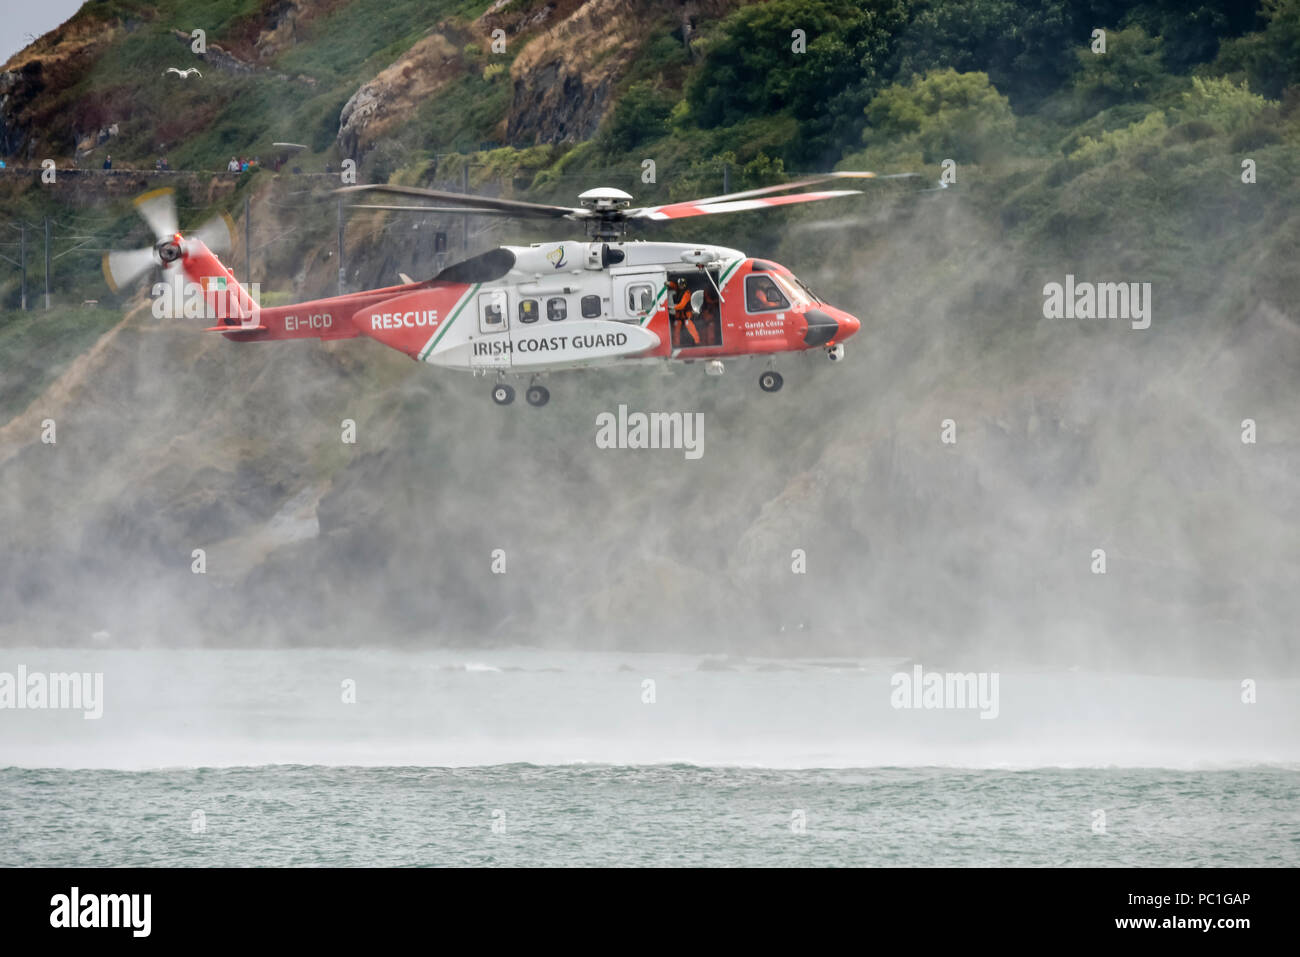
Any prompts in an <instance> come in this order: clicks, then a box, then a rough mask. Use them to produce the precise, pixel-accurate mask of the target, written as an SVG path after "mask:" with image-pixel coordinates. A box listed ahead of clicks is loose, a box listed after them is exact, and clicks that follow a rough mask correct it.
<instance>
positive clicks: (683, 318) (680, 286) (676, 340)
mask: <svg viewBox="0 0 1300 957" xmlns="http://www.w3.org/2000/svg"><path fill="white" fill-rule="evenodd" d="M674 297H676V301H675V302H674V301H673V299H674ZM668 301H669V302H670V303H672V317H673V345H674V346H677V347H679V348H680V347H682V346H696V345H699V343H700V333H699V331H698V330H697V329H696V328H695V321H694V320H693V319H692V318H691V291H690V290H689V289H688V288H686V283H685V282H683V281H681V280H679V279H669V280H668ZM686 336H690V340H691V341H690V342H683V341H682V340H683V339H684V338H685V337H686Z"/></svg>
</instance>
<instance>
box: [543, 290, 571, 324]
mask: <svg viewBox="0 0 1300 957" xmlns="http://www.w3.org/2000/svg"><path fill="white" fill-rule="evenodd" d="M568 315H569V304H568V303H567V302H565V301H564V297H563V296H554V297H552V298H550V299H547V300H546V318H547V319H549V320H551V322H559V321H560V320H561V319H564V318H566V317H567V316H568Z"/></svg>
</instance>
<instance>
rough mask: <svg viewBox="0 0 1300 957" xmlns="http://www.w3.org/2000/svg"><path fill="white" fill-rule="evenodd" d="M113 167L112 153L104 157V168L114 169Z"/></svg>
mask: <svg viewBox="0 0 1300 957" xmlns="http://www.w3.org/2000/svg"><path fill="white" fill-rule="evenodd" d="M112 168H113V157H112V155H111V154H110V155H108V156H105V157H104V169H112Z"/></svg>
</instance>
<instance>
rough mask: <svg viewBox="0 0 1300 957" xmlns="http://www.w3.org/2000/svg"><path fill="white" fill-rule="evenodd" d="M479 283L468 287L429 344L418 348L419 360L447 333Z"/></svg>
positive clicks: (422, 359) (476, 289)
mask: <svg viewBox="0 0 1300 957" xmlns="http://www.w3.org/2000/svg"><path fill="white" fill-rule="evenodd" d="M481 285H483V284H482V283H481V282H476V283H474V285H473V286H471V287H470V289H469V292H467V293H465V295H464V297H463V298H462V299H461V300H460V302H458V303H456V305H455V307H454V308H453V309H452V311H451V315H450V316H448V317H447V323H446V325H444V326H443V327H442V328H441V329H439V330H438V331H437V333H435V334H434V337H433V338H432V339H430V340H429V344H428V345H427V346H425V347H424V348H423V349H421V350H420V354H419V356H418V358H419V360H420V361H421V362H423V361H424V360H425V359H427V358H428V357H429V353H431V352H433V350H434V348H435V347H436V346H437V345H438V343H439V342H441V341H442V337H443V336H445V335H446V334H447V330H448V329H450V328H451V324H452V323H453V322H455V321H456V317H457V316H459V315H460V314H461V312H463V311H464V309H465V306H466V304H468V303H469V301H470V300H471V299H473V298H474V294H475V293H476V292H478V288H479V286H481Z"/></svg>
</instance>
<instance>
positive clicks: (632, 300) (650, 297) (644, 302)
mask: <svg viewBox="0 0 1300 957" xmlns="http://www.w3.org/2000/svg"><path fill="white" fill-rule="evenodd" d="M654 297H655V292H654V287H653V286H651V285H650V284H649V283H637V284H636V285H633V286H628V287H627V311H628V312H629V313H631V314H632V315H634V316H644V315H645V314H646V313H647V312H649V311H650V307H651V306H652V305H654Z"/></svg>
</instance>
